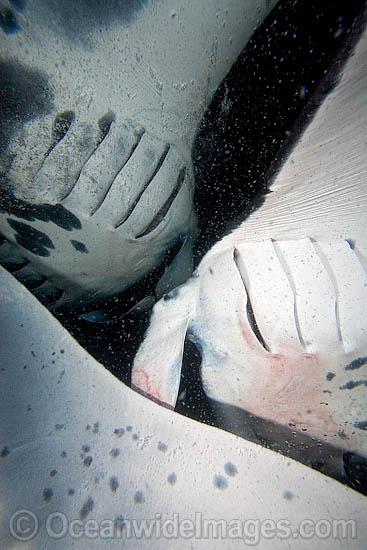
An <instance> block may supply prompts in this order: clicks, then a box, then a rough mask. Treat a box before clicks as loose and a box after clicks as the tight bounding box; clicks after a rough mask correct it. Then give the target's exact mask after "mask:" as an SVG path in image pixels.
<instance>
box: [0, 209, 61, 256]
mask: <svg viewBox="0 0 367 550" xmlns="http://www.w3.org/2000/svg"><path fill="white" fill-rule="evenodd" d="M7 221H8V224H9V225H10V227H11V228H12V229H14V230H15V231H16V233H15V240H16V241H17V243H18V244H19V245H20V246H22V247H23V248H26V249H27V250H29V251H30V252H32V254H35V255H37V256H49V255H50V251H49V248H55V246H54V244H53V242H52V241H51V239H50V238H49V237H48V236H47V235H46V234H45V233H42V231H39V230H38V229H35V228H34V227H32V226H31V225H28V224H26V223H22V222H18V221H16V220H12V219H10V218H8V220H7Z"/></svg>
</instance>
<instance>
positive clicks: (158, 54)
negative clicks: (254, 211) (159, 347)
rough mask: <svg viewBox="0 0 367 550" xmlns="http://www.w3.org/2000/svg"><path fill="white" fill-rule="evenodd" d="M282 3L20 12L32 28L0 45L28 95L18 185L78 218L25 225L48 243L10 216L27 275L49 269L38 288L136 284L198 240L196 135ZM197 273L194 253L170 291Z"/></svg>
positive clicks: (9, 153)
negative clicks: (104, 127)
mask: <svg viewBox="0 0 367 550" xmlns="http://www.w3.org/2000/svg"><path fill="white" fill-rule="evenodd" d="M275 3H276V2H275V0H272V1H270V2H269V1H265V0H231V1H230V2H222V1H221V0H185V2H181V3H180V5H179V6H177V7H176V8H175V9H173V5H172V2H171V1H170V0H145V1H143V2H134V1H133V0H131V1H129V2H127V1H126V2H125V1H124V2H117V3H113V2H105V3H102V2H98V1H95V2H91V3H89V4H88V2H86V0H85V1H84V0H83V1H81V2H79V3H76V4H73V3H72V2H71V3H70V2H65V3H55V4H52V3H49V2H44V1H42V0H29V1H28V2H27V4H26V7H25V9H24V11H23V12H22V13H19V14H17V17H18V19H19V26H20V31H19V32H17V33H14V34H9V35H5V36H3V39H2V43H1V45H0V57H1V58H2V62H3V64H4V66H5V67H6V71H5V72H9V73H10V74H11V75H12V76H11V78H10V81H11V82H13V80H14V83H12V86H13V88H15V89H16V90H17V94H18V95H19V96H20V99H16V100H12V94H11V91H10V92H9V89H8V88H7V89H5V92H4V93H5V96H6V94H10V96H11V97H10V104H11V105H13V103H15V105H16V106H15V107H14V106H13V107H12V108H11V109H10V111H12V110H16V109H18V108H19V109H20V111H21V112H20V113H13V112H11V113H10V115H14V117H13V118H11V119H10V120H9V122H8V126H7V133H8V134H9V135H7V136H6V138H7V140H8V143H7V146H6V148H5V152H3V153H2V155H1V161H2V163H3V165H4V169H5V171H6V178H7V179H8V181H7V182H6V184H5V185H6V187H7V188H9V190H10V191H12V192H13V193H14V194H15V196H16V197H17V198H19V199H24V200H26V201H29V202H31V203H32V204H33V203H35V204H43V203H46V204H51V205H58V206H60V205H61V207H63V208H65V209H67V211H68V212H72V214H73V215H74V216H76V217H77V219H78V220H79V226H78V227H72V228H70V229H68V230H65V229H63V228H62V227H60V225H58V224H56V223H53V221H51V222H49V221H47V220H40V219H37V216H36V217H35V219H33V220H29V218H28V219H27V221H26V222H25V223H26V224H27V226H28V227H26V228H23V233H25V234H26V235H27V234H28V235H29V232H30V231H32V230H36V238H35V239H33V242H31V243H29V242H28V243H25V239H24V238H23V237H19V231H17V229H16V227H14V220H15V221H17V220H18V221H19V218H17V217H16V216H14V215H9V213H10V214H11V212H5V213H1V214H0V232H1V233H2V234H3V235H4V236H5V237H6V238H7V239H8V240H9V241H10V242H11V243H17V246H18V245H20V246H18V252H19V254H20V255H21V257H22V258H23V260H24V259H25V260H27V261H29V262H30V265H29V266H28V271H31V273H28V272H27V273H25V274H21V275H22V276H24V277H28V279H29V278H30V277H31V276H32V274H34V273H36V274H42V275H43V276H45V277H47V281H46V283H45V286H44V287H43V288H41V289H39V290H40V292H44V293H45V294H47V293H51V292H54V291H55V289H61V290H63V291H64V294H63V295H62V296H61V298H60V299H59V301H58V302H57V303H55V304H53V305H54V306H55V307H58V306H60V305H62V304H64V303H69V302H74V303H75V302H76V301H77V300H78V299H79V298H82V299H83V300H84V301H94V300H96V299H100V298H103V297H105V296H111V295H113V294H116V293H118V292H121V291H123V290H124V289H125V288H127V287H128V286H129V285H131V284H132V283H134V282H135V281H137V280H138V279H139V278H141V277H142V276H143V275H145V274H146V273H147V272H149V271H150V270H151V269H152V268H153V267H155V266H157V265H158V264H159V263H160V261H161V260H162V258H163V256H164V253H165V251H166V250H167V249H168V248H169V247H170V246H171V245H173V244H174V243H175V242H176V241H177V240H178V238H179V237H180V236H186V237H187V238H188V239H189V242H190V243H191V246H192V243H193V241H194V239H195V237H196V234H197V224H196V218H195V214H194V212H193V204H192V198H193V191H194V181H193V173H192V163H191V146H192V141H193V138H194V134H195V132H196V130H197V128H198V125H199V123H200V120H201V118H202V116H203V114H204V111H205V109H206V108H207V106H208V104H209V102H210V100H211V98H212V96H213V93H214V92H215V90H216V89H217V87H218V85H219V84H220V82H221V81H222V79H223V78H224V76H225V75H226V74H227V72H228V71H229V69H230V67H231V66H232V64H233V63H234V61H235V60H236V58H237V56H238V55H239V54H240V52H241V51H242V49H243V48H244V47H245V45H246V43H247V41H248V40H249V38H250V37H251V35H252V33H253V32H254V30H255V28H256V27H257V26H258V24H260V23H261V22H262V21H263V19H264V18H265V16H266V15H267V14H268V13H269V11H270V9H271V8H272V7H273V6H274V5H275ZM116 5H117V7H116ZM88 6H89V7H88ZM14 75H15V76H14ZM22 75H25V76H22ZM23 78H25V80H26V82H27V83H26V84H24V82H23ZM22 86H23V87H24V88H25V90H28V91H27V92H26V97H27V98H28V96H29V98H28V99H27V100H24V99H22V93H25V92H24V90H23V88H22ZM11 89H12V88H11ZM27 94H28V95H27ZM18 95H16V98H17V97H18ZM33 96H34V97H33ZM22 101H23V102H25V103H26V110H27V109H28V110H29V111H30V113H28V115H27V116H26V115H25V114H24V113H23V112H22ZM32 101H33V102H34V103H35V105H36V106H38V107H37V109H38V111H37V109H36V108H35V107H33V106H32V105H33V104H32ZM17 102H18V104H19V105H18V104H17ZM23 108H24V106H23ZM32 109H33V110H36V111H37V112H34V113H33V112H32ZM63 113H64V115H63V116H64V118H65V113H69V115H68V116H69V117H70V116H71V115H70V113H73V115H72V117H73V120H72V122H71V125H70V127H69V129H68V131H67V133H66V135H65V136H64V137H63V139H62V140H61V141H59V142H58V143H57V144H56V145H55V146H54V148H53V149H52V150H51V151H50V146H51V142H52V128H53V126H55V122H54V121H55V119H56V117H57V116H60V114H63ZM106 118H107V119H110V127H109V131H108V134H107V135H106V136H105V137H104V139H103V141H102V143H99V141H100V137H101V130H100V127H99V126H100V124H99V123H100V122H101V121H102V120H103V119H106ZM111 121H112V122H111ZM137 136H139V137H137ZM134 147H136V149H134ZM167 151H168V152H167ZM183 174H184V176H185V177H184V179H183V181H182V182H181V183H180V178H181V177H182V175H183ZM178 182H179V188H178V190H177V196H175V195H174V190H175V187H176V185H177V183H178ZM172 196H173V199H174V200H173V199H172V200H173V202H172V204H171V205H170V206H169V208H168V209H167V208H166V210H167V211H164V208H165V205H167V201H169V200H170V197H172ZM162 209H163V211H164V212H163V214H160V213H161V212H162ZM25 210H26V211H27V206H26V207H25ZM160 218H161V219H160ZM9 219H10V221H9ZM157 219H158V221H159V223H156V224H155V225H156V226H155V227H154V229H153V230H151V231H148V230H149V227H150V224H151V222H152V221H153V220H157ZM21 221H22V222H23V220H21ZM145 231H148V233H147V234H145ZM37 232H38V233H37ZM39 232H40V233H41V235H40V234H39ZM40 240H41V241H42V240H43V241H46V242H48V245H49V246H48V247H47V246H46V250H42V252H43V253H42V254H38V253H35V252H34V241H36V245H37V243H38V244H39V241H40ZM50 241H51V242H50ZM72 241H77V244H76V245H75V243H74V244H73V242H72ZM1 259H3V261H5V259H4V258H3V256H2V253H1V250H0V260H1ZM191 272H192V262H191V255H190V254H188V253H187V251H186V250H185V251H184V253H182V254H181V256H180V263H179V269H177V270H176V271H175V272H174V273H173V274H171V275H172V276H171V280H169V281H167V284H165V285H164V286H165V288H164V290H165V291H167V290H168V289H169V288H170V287H174V286H176V285H178V284H180V283H181V282H183V280H185V279H186V278H187V277H188V276H189V275H190V274H191Z"/></svg>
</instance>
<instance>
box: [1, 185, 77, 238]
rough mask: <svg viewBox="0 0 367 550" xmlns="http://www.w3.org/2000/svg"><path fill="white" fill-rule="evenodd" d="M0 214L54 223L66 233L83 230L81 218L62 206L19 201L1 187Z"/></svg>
mask: <svg viewBox="0 0 367 550" xmlns="http://www.w3.org/2000/svg"><path fill="white" fill-rule="evenodd" d="M0 212H3V213H7V214H11V215H12V216H15V217H16V218H21V219H23V220H27V221H29V222H34V221H36V220H40V221H42V222H52V223H54V224H55V225H57V226H58V227H61V229H65V231H73V229H81V228H82V224H81V223H80V220H79V218H77V216H75V214H73V213H72V212H70V210H67V209H66V208H65V207H64V206H62V205H61V204H47V203H45V204H32V203H30V202H27V201H24V200H21V199H17V198H16V197H15V196H14V195H13V194H12V193H9V192H7V191H4V189H2V188H1V187H0Z"/></svg>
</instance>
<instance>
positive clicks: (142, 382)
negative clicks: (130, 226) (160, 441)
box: [132, 27, 367, 460]
mask: <svg viewBox="0 0 367 550" xmlns="http://www.w3.org/2000/svg"><path fill="white" fill-rule="evenodd" d="M362 28H363V27H362ZM345 57H347V61H346V62H345V65H344V66H343V68H342V70H341V74H340V76H339V80H338V83H337V85H336V86H335V88H334V89H333V91H332V92H330V93H329V95H328V96H327V98H326V99H325V100H324V101H323V102H322V104H321V106H320V107H319V108H318V110H317V112H316V114H315V116H314V117H313V118H312V121H311V122H310V123H309V125H308V126H307V129H306V130H305V132H304V133H303V135H302V137H301V138H300V140H299V141H298V143H297V145H296V146H295V148H294V149H293V151H292V153H291V154H290V155H289V157H288V159H287V160H286V162H285V163H284V164H283V165H282V167H281V169H280V171H279V172H278V173H277V175H276V177H275V179H274V181H273V182H272V184H271V186H270V189H269V192H268V193H267V194H266V195H265V197H264V198H263V202H262V204H261V206H260V207H259V208H254V209H253V211H252V212H251V213H250V215H248V217H247V218H246V219H245V221H244V222H243V223H242V224H240V226H239V227H237V229H235V230H233V231H232V232H230V233H229V234H228V235H226V236H225V237H224V238H223V239H222V240H220V241H219V242H218V243H217V244H215V245H214V246H213V247H212V248H211V250H210V251H209V252H208V253H207V254H206V255H205V257H204V258H203V259H202V261H201V263H200V265H199V267H198V268H197V270H196V271H195V273H194V274H193V276H192V277H191V278H190V280H189V281H188V282H186V283H185V284H184V285H182V286H179V287H178V288H176V289H175V290H173V291H172V292H170V293H168V294H166V295H165V296H164V297H163V298H162V299H161V300H160V301H159V302H158V303H157V304H156V305H155V307H154V309H153V315H152V318H151V321H150V326H149V329H148V331H147V334H146V337H145V340H144V342H143V343H142V345H141V347H140V349H139V351H138V353H137V355H136V358H135V361H134V367H133V371H132V385H133V387H134V388H136V389H137V390H139V391H140V392H141V393H143V394H144V395H147V396H149V397H151V398H152V399H155V400H156V401H157V402H159V403H161V404H163V405H166V406H168V407H171V408H174V407H175V405H176V402H177V397H178V390H179V384H180V372H181V366H182V357H183V350H184V343H185V338H186V337H187V338H188V339H189V340H191V341H192V342H194V343H195V345H196V346H197V347H198V348H199V350H200V353H201V356H202V363H201V377H202V383H203V387H204V391H205V392H206V393H207V395H208V396H209V397H210V398H211V399H213V400H215V401H216V402H217V403H218V406H219V407H220V408H221V409H222V414H223V415H224V416H225V415H226V414H227V416H232V417H234V416H235V414H236V412H235V413H234V412H233V407H235V408H236V410H244V411H246V412H247V413H249V414H250V419H251V418H253V420H252V421H251V420H250V422H249V424H250V425H249V426H248V425H247V424H246V425H245V426H244V427H241V426H239V427H238V426H237V428H236V429H235V430H233V431H235V433H240V434H241V435H244V436H245V437H250V438H251V437H254V438H255V440H256V438H257V440H260V441H261V440H265V441H268V442H273V443H275V444H276V445H277V446H279V450H281V449H283V451H284V452H285V453H286V454H290V455H291V456H292V446H294V447H295V450H294V452H295V453H298V449H297V447H298V446H299V445H303V447H302V449H303V454H304V457H303V460H305V457H308V458H306V460H307V459H310V453H311V455H312V447H316V445H313V444H312V443H311V440H308V441H307V442H306V444H303V440H302V436H303V435H307V436H310V438H312V441H315V440H317V441H318V442H319V445H323V444H325V445H332V446H333V447H336V448H337V449H339V450H340V453H350V452H356V453H358V454H360V455H361V456H364V457H366V456H367V436H366V432H367V406H366V399H365V396H366V386H367V377H366V367H367V317H366V305H367V214H366V212H367V210H366V205H367V203H366V200H367V199H366V197H367V194H366V184H365V181H366V176H367V174H366V158H367V156H366V154H367V149H366V139H365V121H366V113H367V94H366V89H367V88H366V86H367V64H366V59H367V31H366V30H363V32H362V34H361V35H360V36H359V38H358V41H357V44H356V45H355V46H354V48H352V52H350V53H349V56H348V55H347V56H345V54H344V61H345ZM228 405H229V406H231V407H232V408H228ZM226 406H227V407H226ZM226 410H227V411H229V412H227V413H226ZM229 422H230V420H229ZM269 423H270V424H269ZM285 427H286V428H287V429H289V430H290V431H291V433H292V434H293V438H294V442H293V443H289V441H288V438H286V437H285V435H284V430H283V429H284V428H285ZM282 438H283V442H282V444H280V445H279V439H282ZM310 445H311V448H310ZM307 449H308V451H307ZM298 458H299V457H298Z"/></svg>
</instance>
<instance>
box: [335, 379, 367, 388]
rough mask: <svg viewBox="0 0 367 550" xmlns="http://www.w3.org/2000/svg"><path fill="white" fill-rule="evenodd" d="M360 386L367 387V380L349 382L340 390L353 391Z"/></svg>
mask: <svg viewBox="0 0 367 550" xmlns="http://www.w3.org/2000/svg"><path fill="white" fill-rule="evenodd" d="M358 386H367V380H349V382H347V383H346V384H344V385H343V386H340V388H339V389H340V390H353V389H354V388H357V387H358Z"/></svg>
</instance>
